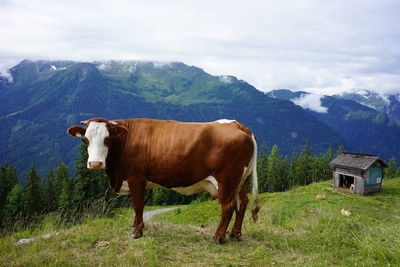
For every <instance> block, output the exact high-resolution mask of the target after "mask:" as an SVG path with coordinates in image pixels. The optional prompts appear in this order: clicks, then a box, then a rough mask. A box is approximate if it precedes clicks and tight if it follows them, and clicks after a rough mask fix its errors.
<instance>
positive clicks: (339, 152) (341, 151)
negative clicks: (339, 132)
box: [336, 145, 345, 157]
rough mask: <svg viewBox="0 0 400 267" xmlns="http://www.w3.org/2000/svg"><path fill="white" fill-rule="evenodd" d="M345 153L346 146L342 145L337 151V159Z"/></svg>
mask: <svg viewBox="0 0 400 267" xmlns="http://www.w3.org/2000/svg"><path fill="white" fill-rule="evenodd" d="M344 152H345V150H344V146H343V145H340V146H339V147H338V150H337V151H336V157H337V156H340V155H342V154H343V153H344Z"/></svg>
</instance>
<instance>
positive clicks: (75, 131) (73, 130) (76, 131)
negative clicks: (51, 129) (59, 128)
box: [67, 125, 86, 138]
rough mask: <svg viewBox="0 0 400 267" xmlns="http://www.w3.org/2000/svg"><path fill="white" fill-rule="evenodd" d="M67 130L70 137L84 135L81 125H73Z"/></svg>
mask: <svg viewBox="0 0 400 267" xmlns="http://www.w3.org/2000/svg"><path fill="white" fill-rule="evenodd" d="M67 132H68V133H69V135H71V136H72V137H76V138H81V137H83V136H84V135H85V132H86V130H85V129H84V128H82V127H81V126H77V125H75V126H71V127H69V128H68V130H67Z"/></svg>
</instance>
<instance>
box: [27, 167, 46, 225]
mask: <svg viewBox="0 0 400 267" xmlns="http://www.w3.org/2000/svg"><path fill="white" fill-rule="evenodd" d="M42 208H43V204H42V192H41V188H40V177H39V175H38V173H37V171H36V167H35V165H33V164H32V166H31V168H30V169H29V171H28V174H27V175H26V179H25V190H24V198H23V213H24V214H25V215H26V216H27V217H29V218H32V217H34V216H35V215H37V214H39V213H41V212H42Z"/></svg>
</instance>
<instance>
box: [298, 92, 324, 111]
mask: <svg viewBox="0 0 400 267" xmlns="http://www.w3.org/2000/svg"><path fill="white" fill-rule="evenodd" d="M322 97H323V96H322V95H317V94H303V95H302V96H300V97H299V98H295V99H293V100H292V102H293V103H295V104H296V105H299V106H301V107H302V108H304V109H309V110H312V111H315V112H318V113H327V112H328V108H327V107H324V106H322V103H321V98H322Z"/></svg>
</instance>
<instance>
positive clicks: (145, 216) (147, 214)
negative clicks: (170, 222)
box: [143, 208, 177, 222]
mask: <svg viewBox="0 0 400 267" xmlns="http://www.w3.org/2000/svg"><path fill="white" fill-rule="evenodd" d="M174 209H177V208H164V209H157V210H150V211H145V212H143V221H145V222H147V221H150V220H151V218H153V217H154V216H155V215H158V214H161V213H164V212H167V211H170V210H174Z"/></svg>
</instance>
